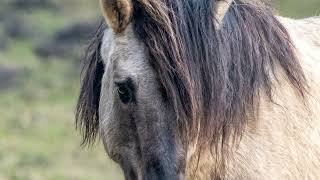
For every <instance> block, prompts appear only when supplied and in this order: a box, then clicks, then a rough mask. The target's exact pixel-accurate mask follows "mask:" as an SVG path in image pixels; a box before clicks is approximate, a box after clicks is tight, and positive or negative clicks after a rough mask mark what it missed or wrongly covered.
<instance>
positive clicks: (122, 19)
mask: <svg viewBox="0 0 320 180" xmlns="http://www.w3.org/2000/svg"><path fill="white" fill-rule="evenodd" d="M100 3H101V7H102V12H103V15H104V18H105V20H106V21H107V23H108V25H109V26H110V27H111V28H112V29H113V30H114V32H116V33H120V32H122V31H124V30H125V29H126V27H127V25H128V24H129V23H130V21H131V18H132V15H133V4H132V0H100Z"/></svg>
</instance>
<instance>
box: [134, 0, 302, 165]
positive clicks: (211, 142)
mask: <svg viewBox="0 0 320 180" xmlns="http://www.w3.org/2000/svg"><path fill="white" fill-rule="evenodd" d="M217 2H218V0H209V1H208V0H197V1H195V0H158V1H148V0H138V1H135V3H134V5H135V10H134V17H133V21H134V22H133V23H134V30H135V33H136V34H137V35H138V37H140V40H141V41H143V42H144V43H145V44H146V47H147V49H148V51H149V54H150V63H151V64H152V66H153V67H154V69H155V71H156V72H157V74H158V78H159V79H160V81H161V84H162V86H163V87H164V89H165V92H166V93H167V97H169V98H168V99H169V100H170V103H171V104H172V105H173V107H174V110H175V112H176V114H177V117H178V118H177V120H178V124H179V127H180V131H179V132H180V136H181V137H182V138H184V140H185V142H187V143H190V141H192V140H196V141H197V144H198V145H199V147H200V149H201V147H203V148H204V147H211V152H212V154H213V155H215V158H216V161H217V164H219V163H220V165H221V166H223V162H224V154H226V152H227V149H228V147H227V146H228V145H229V144H228V143H229V142H230V141H232V142H236V141H237V140H239V139H240V138H241V135H242V133H243V131H244V130H245V127H246V124H247V119H248V118H249V117H250V118H252V116H253V117H254V118H256V114H257V113H258V112H257V110H258V107H259V106H258V105H259V99H260V94H261V93H265V94H266V95H267V97H268V98H269V100H270V101H271V102H273V101H272V88H273V83H274V79H275V80H277V74H276V73H277V71H278V70H279V69H281V70H282V71H284V72H285V74H286V77H287V79H288V81H289V82H290V83H291V85H292V87H293V88H294V89H295V91H296V92H297V94H298V95H299V96H302V97H304V94H305V92H306V90H307V85H306V79H305V76H304V72H303V70H302V67H301V65H300V63H299V60H298V59H297V56H296V54H295V48H294V46H293V44H292V42H291V40H290V37H289V35H288V32H287V31H286V29H285V27H284V26H283V25H282V24H281V23H280V22H279V21H278V20H277V18H276V17H275V16H274V15H273V11H272V9H271V8H270V7H269V6H268V5H267V4H266V3H263V2H261V1H252V0H251V1H249V0H234V1H233V2H232V4H231V6H230V8H229V10H228V12H227V13H226V15H225V17H224V19H223V23H222V24H221V23H218V22H217V21H218V20H219V18H218V17H217V15H216V12H215V6H216V4H217ZM218 151H219V152H218ZM218 161H219V162H218Z"/></svg>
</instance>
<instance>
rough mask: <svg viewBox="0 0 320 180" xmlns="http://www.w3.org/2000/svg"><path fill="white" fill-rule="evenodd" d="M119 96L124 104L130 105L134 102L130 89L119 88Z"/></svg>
mask: <svg viewBox="0 0 320 180" xmlns="http://www.w3.org/2000/svg"><path fill="white" fill-rule="evenodd" d="M118 94H119V98H120V100H121V101H122V102H123V103H124V104H128V103H130V102H131V101H132V92H131V90H130V89H129V88H128V87H126V86H119V87H118Z"/></svg>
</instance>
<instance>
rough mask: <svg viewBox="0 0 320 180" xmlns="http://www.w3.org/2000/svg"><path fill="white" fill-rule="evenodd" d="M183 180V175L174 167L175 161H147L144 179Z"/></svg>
mask: <svg viewBox="0 0 320 180" xmlns="http://www.w3.org/2000/svg"><path fill="white" fill-rule="evenodd" d="M168 179H170V180H182V179H184V178H183V175H182V174H181V173H180V172H178V171H177V169H176V168H175V167H174V163H162V162H161V161H158V160H157V161H150V162H149V163H147V167H146V173H145V178H144V180H168Z"/></svg>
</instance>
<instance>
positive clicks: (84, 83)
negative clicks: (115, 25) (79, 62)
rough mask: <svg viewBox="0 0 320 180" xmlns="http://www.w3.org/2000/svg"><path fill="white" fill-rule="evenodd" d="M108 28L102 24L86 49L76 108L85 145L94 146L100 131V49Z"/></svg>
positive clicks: (101, 66) (102, 65)
mask: <svg viewBox="0 0 320 180" xmlns="http://www.w3.org/2000/svg"><path fill="white" fill-rule="evenodd" d="M106 28H107V27H106V25H105V23H104V22H101V24H100V25H99V27H98V29H97V31H96V32H95V34H94V36H93V38H92V40H91V41H90V43H89V45H88V47H87V49H86V53H85V58H84V59H85V61H84V62H83V63H84V64H83V69H82V72H81V89H80V96H79V98H78V102H77V106H76V127H77V128H78V129H79V130H80V132H81V134H82V135H83V142H82V144H83V145H92V144H93V143H94V141H95V139H96V137H97V135H98V130H99V101H100V92H101V79H102V76H103V73H104V64H103V61H102V57H101V54H100V48H101V45H102V39H103V34H104V31H105V29H106Z"/></svg>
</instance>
